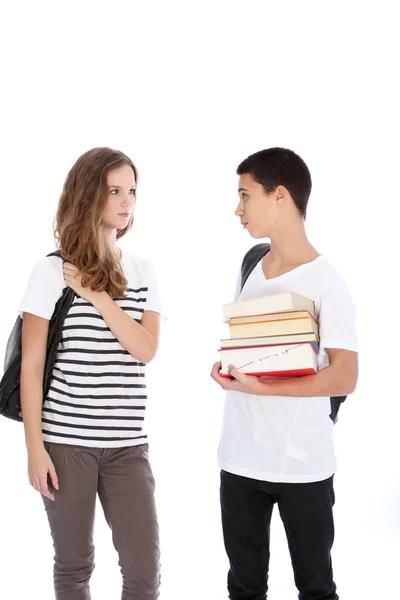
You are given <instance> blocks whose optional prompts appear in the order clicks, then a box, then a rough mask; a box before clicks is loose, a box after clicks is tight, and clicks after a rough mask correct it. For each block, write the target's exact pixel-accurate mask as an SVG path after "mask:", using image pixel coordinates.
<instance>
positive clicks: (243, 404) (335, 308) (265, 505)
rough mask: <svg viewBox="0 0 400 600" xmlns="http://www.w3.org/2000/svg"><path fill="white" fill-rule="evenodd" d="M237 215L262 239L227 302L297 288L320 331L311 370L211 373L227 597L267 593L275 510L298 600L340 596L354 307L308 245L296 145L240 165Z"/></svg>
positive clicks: (306, 185) (305, 195)
mask: <svg viewBox="0 0 400 600" xmlns="http://www.w3.org/2000/svg"><path fill="white" fill-rule="evenodd" d="M237 174H238V175H239V176H240V177H239V204H238V206H237V208H236V211H235V214H236V215H237V216H238V217H239V218H240V221H241V224H242V225H243V227H244V228H245V229H247V230H248V232H249V233H250V235H251V236H252V237H253V238H256V239H259V238H266V237H267V238H269V239H270V240H271V244H270V250H269V252H267V253H266V254H265V255H264V256H263V257H262V258H261V259H260V260H259V262H258V263H257V264H256V266H255V267H254V269H253V270H252V272H251V273H250V276H249V277H248V279H247V280H246V282H245V285H244V287H243V289H242V290H241V274H239V278H238V283H237V288H236V293H235V297H234V301H238V300H247V299H250V298H255V297H258V296H264V295H267V294H275V293H279V292H296V293H298V294H301V295H302V296H306V297H307V298H310V299H312V300H313V301H314V303H315V307H316V317H317V320H318V322H319V326H320V349H319V356H318V364H319V371H318V373H317V374H315V375H307V376H303V377H293V378H290V379H281V380H265V379H264V380H263V379H262V378H258V377H254V376H249V375H244V374H242V373H240V372H239V371H238V370H237V369H236V368H235V367H233V366H231V367H230V369H229V371H230V374H231V375H232V379H227V378H224V377H221V375H220V374H219V373H220V368H221V363H220V362H218V363H216V364H215V365H214V367H213V369H212V372H211V376H212V378H213V379H214V380H215V381H216V382H217V383H219V385H220V386H221V387H222V388H223V389H224V390H226V400H225V409H224V417H223V427H222V437H221V441H220V446H219V450H218V458H219V466H220V468H221V490H220V492H221V511H222V526H223V534H224V542H225V548H226V552H227V555H228V558H229V562H230V569H229V573H228V591H229V598H230V599H231V600H264V599H265V598H266V593H267V590H268V585H267V579H268V565H269V537H270V522H271V515H272V509H273V506H274V504H277V505H278V508H279V512H280V516H281V519H282V521H283V524H284V527H285V531H286V536H287V541H288V545H289V550H290V555H291V560H292V565H293V571H294V578H295V583H296V586H297V588H298V590H299V596H298V598H299V600H337V599H338V598H339V596H338V595H337V593H336V585H335V583H334V581H333V575H332V562H331V548H332V544H333V538H334V525H333V515H332V507H333V504H334V491H333V476H334V472H335V470H336V461H335V456H334V449H333V437H332V429H333V424H334V420H335V418H336V413H337V406H336V401H335V397H336V400H337V398H338V397H342V396H346V395H348V394H351V393H352V392H353V391H354V389H355V387H356V383H357V375H358V354H357V336H356V331H355V324H354V321H355V309H354V305H353V302H352V300H351V297H350V295H349V292H348V289H347V286H346V284H345V283H344V281H343V279H342V278H341V276H340V275H339V273H338V272H337V271H336V270H335V269H334V267H333V266H332V265H331V264H330V262H329V261H328V260H327V259H326V258H325V257H324V256H322V255H321V254H319V252H318V251H317V250H316V249H315V248H314V247H313V246H312V245H311V243H310V242H309V241H308V239H307V236H306V232H305V227H304V221H305V217H306V210H307V203H308V199H309V196H310V192H311V176H310V172H309V170H308V168H307V165H306V164H305V163H304V161H303V160H302V159H301V158H300V157H299V156H298V155H297V154H295V153H294V152H292V151H291V150H286V149H283V148H271V149H268V150H262V151H261V152H257V153H256V154H253V155H251V156H249V157H248V158H247V159H246V160H244V161H243V162H242V163H241V164H240V165H239V167H238V169H237Z"/></svg>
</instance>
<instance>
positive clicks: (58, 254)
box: [46, 250, 62, 258]
mask: <svg viewBox="0 0 400 600" xmlns="http://www.w3.org/2000/svg"><path fill="white" fill-rule="evenodd" d="M46 256H58V257H59V258H62V256H61V252H60V251H59V250H55V251H54V252H50V254H47V255H46Z"/></svg>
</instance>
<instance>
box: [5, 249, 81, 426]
mask: <svg viewBox="0 0 400 600" xmlns="http://www.w3.org/2000/svg"><path fill="white" fill-rule="evenodd" d="M47 256H59V257H60V258H62V257H61V254H60V252H59V251H56V252H51V253H50V254H48V255H47ZM44 293H45V292H44ZM75 295H76V294H75V292H74V291H73V290H72V289H71V288H70V287H65V288H64V289H63V292H62V295H61V297H60V298H59V299H58V301H57V303H56V305H55V307H54V312H53V315H52V317H51V319H50V323H49V332H48V336H47V350H46V363H45V368H44V376H43V400H44V399H45V398H46V396H47V394H48V391H49V387H50V382H51V377H52V372H53V366H54V362H55V357H56V353H57V348H58V344H59V342H60V338H61V332H62V328H63V324H64V320H65V317H66V316H67V313H68V311H69V309H70V307H71V304H72V302H73V301H74V298H75ZM22 323H23V319H22V318H21V317H20V316H19V315H18V317H17V320H16V321H15V324H14V327H13V329H12V331H11V334H10V336H9V338H8V342H7V347H6V353H5V358H4V375H3V377H2V378H1V381H0V414H1V415H4V416H5V417H8V418H9V419H13V420H14V421H22V412H21V399H20V386H19V380H20V371H21V355H22Z"/></svg>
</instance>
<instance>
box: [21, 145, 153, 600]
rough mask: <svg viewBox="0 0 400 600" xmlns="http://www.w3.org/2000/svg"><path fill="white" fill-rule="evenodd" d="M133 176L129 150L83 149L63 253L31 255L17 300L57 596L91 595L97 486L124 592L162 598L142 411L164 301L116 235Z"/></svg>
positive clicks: (125, 221)
mask: <svg viewBox="0 0 400 600" xmlns="http://www.w3.org/2000/svg"><path fill="white" fill-rule="evenodd" d="M137 180H138V173H137V170H136V167H135V165H134V164H133V163H132V161H131V160H130V159H129V158H128V157H127V156H126V155H125V154H123V153H122V152H119V151H115V150H112V149H110V148H94V149H93V150H90V151H89V152H86V153H85V154H83V155H82V156H81V157H80V158H79V159H78V160H77V162H76V163H75V165H74V166H73V167H72V169H71V171H70V172H69V174H68V176H67V178H66V181H65V184H64V188H63V191H62V195H61V198H60V200H59V205H58V210H57V215H56V219H55V225H54V229H55V237H56V240H57V245H58V247H59V250H60V252H61V255H62V259H63V260H62V259H61V258H59V257H57V256H51V257H47V258H44V259H42V260H40V261H39V262H38V263H37V264H36V265H35V267H34V269H33V272H32V274H31V277H30V279H29V283H28V286H27V289H26V292H25V295H24V297H23V300H22V302H21V304H20V307H19V311H20V314H21V315H22V316H23V331H22V367H21V405H22V413H23V420H24V426H25V435H26V444H27V450H28V472H29V481H30V484H31V485H32V486H33V487H34V488H35V490H37V491H38V492H40V493H41V494H42V497H43V500H44V504H45V508H46V511H47V516H48V519H49V523H50V529H51V534H52V537H53V542H54V550H55V557H54V559H55V562H54V585H55V594H56V598H57V600H88V599H90V590H89V581H90V577H91V574H92V571H93V568H94V545H93V522H94V512H95V504H96V497H97V495H98V496H99V499H100V502H101V504H102V507H103V510H104V514H105V517H106V519H107V522H108V524H109V526H110V528H111V530H112V537H113V543H114V546H115V548H116V550H117V552H118V555H119V565H120V567H121V572H122V580H123V591H122V600H134V599H135V600H139V599H140V600H154V599H156V598H158V597H159V591H158V590H159V580H160V576H159V540H158V526H157V515H156V509H155V502H154V478H153V475H152V470H151V467H150V463H149V456H148V444H147V436H146V432H145V428H144V416H145V408H146V398H147V395H146V379H145V368H146V363H148V362H150V361H151V360H152V359H153V358H154V356H155V354H156V351H157V347H158V342H159V330H160V315H161V314H162V308H161V301H160V298H159V294H158V290H157V282H156V278H155V274H154V271H153V268H152V266H151V264H150V263H149V262H148V261H147V260H144V259H142V258H139V257H138V256H133V255H131V254H129V253H127V252H126V251H125V250H124V251H121V249H119V248H118V246H117V241H118V239H119V238H121V237H122V236H124V235H125V234H126V233H127V232H128V231H129V229H130V228H131V227H132V225H133V215H134V210H135V204H136V186H137ZM66 285H67V286H69V287H70V288H72V289H73V290H74V292H75V294H76V296H75V299H74V302H73V304H72V306H71V308H70V310H69V312H68V314H67V316H66V319H65V322H64V325H63V330H62V336H61V340H60V343H59V347H58V351H57V355H56V359H55V364H54V369H53V373H52V381H51V384H50V390H49V392H48V394H47V396H46V397H45V398H43V393H42V385H43V373H44V365H45V357H46V340H47V333H48V326H49V320H50V318H51V316H52V314H53V311H54V307H55V304H56V302H57V300H58V299H59V298H60V296H61V295H62V292H63V289H64V288H65V286H66Z"/></svg>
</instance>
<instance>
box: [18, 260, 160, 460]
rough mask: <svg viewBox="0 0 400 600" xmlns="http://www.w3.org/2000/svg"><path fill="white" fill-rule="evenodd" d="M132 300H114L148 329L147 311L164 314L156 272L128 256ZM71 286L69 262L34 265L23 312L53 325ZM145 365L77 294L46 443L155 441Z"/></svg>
mask: <svg viewBox="0 0 400 600" xmlns="http://www.w3.org/2000/svg"><path fill="white" fill-rule="evenodd" d="M122 264H123V269H124V273H125V276H126V278H127V280H128V290H127V295H126V298H124V299H114V300H115V302H116V303H117V304H118V305H119V306H120V307H121V308H122V310H124V311H126V313H127V314H128V315H129V316H131V317H132V318H133V319H135V320H136V321H137V322H138V323H140V321H141V318H142V315H143V312H144V311H145V310H151V311H155V312H158V313H160V314H162V307H161V300H160V297H159V293H158V286H157V281H156V277H155V274H154V270H153V268H152V266H151V264H150V263H149V262H148V261H147V260H144V259H142V258H139V257H137V256H132V255H130V254H127V253H126V252H123V253H122ZM64 287H65V282H64V278H63V272H62V260H61V259H60V258H58V257H56V256H51V257H46V258H44V259H42V260H40V261H39V262H38V263H37V264H36V265H35V267H34V269H33V271H32V274H31V276H30V279H29V282H28V286H27V289H26V292H25V295H24V297H23V299H22V302H21V304H20V307H19V312H20V314H22V313H23V312H29V313H32V314H35V315H37V316H39V317H43V318H45V319H50V318H51V316H52V314H53V311H54V306H55V304H56V302H57V300H58V299H59V297H60V296H61V294H62V290H63V288H64ZM146 400H147V391H146V376H145V365H144V364H143V363H141V362H140V361H138V360H137V359H136V358H134V357H133V356H131V355H130V354H129V353H128V352H127V351H126V350H125V349H124V348H123V347H122V346H121V344H120V343H119V342H118V340H117V339H116V338H115V336H114V334H113V333H112V332H111V331H110V329H109V327H108V326H107V324H106V323H105V321H104V320H103V318H102V316H101V315H100V314H99V313H98V311H97V310H96V309H95V308H94V307H93V305H92V304H90V303H89V302H87V301H86V300H84V299H83V298H81V297H79V296H77V297H75V300H74V302H73V304H72V306H71V308H70V310H69V312H68V314H67V316H66V319H65V321H64V326H63V330H62V336H61V341H60V344H59V347H58V351H57V355H56V360H55V364H54V369H53V377H52V381H51V384H50V389H49V392H48V395H47V397H46V398H45V399H44V403H43V411H42V432H43V440H44V441H47V442H52V443H62V444H74V445H79V446H92V447H100V448H116V447H122V446H134V445H137V444H143V443H145V442H146V441H147V435H146V431H145V427H144V416H145V409H146Z"/></svg>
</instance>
